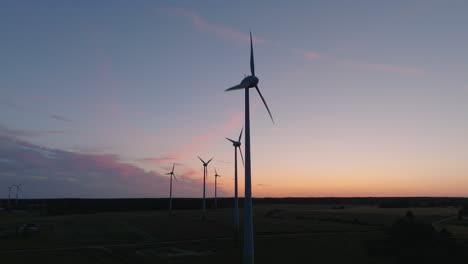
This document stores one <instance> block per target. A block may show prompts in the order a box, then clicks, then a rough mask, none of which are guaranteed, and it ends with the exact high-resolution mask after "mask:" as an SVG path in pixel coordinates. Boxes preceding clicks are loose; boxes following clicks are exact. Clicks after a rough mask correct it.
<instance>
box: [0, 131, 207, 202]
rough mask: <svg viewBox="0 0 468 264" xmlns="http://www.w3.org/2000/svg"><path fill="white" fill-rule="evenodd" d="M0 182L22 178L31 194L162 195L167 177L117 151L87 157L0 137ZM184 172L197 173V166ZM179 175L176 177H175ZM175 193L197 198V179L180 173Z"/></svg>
mask: <svg viewBox="0 0 468 264" xmlns="http://www.w3.org/2000/svg"><path fill="white" fill-rule="evenodd" d="M0 157H2V158H3V159H4V160H8V165H5V166H3V167H2V170H3V171H2V172H3V173H4V175H9V176H8V177H0V185H2V186H6V185H8V184H9V185H11V184H12V183H14V182H24V183H25V185H27V186H29V189H28V195H29V197H49V198H50V197H52V198H55V197H166V195H167V191H168V189H167V187H168V183H169V182H168V177H167V176H165V175H161V174H159V173H157V172H154V171H146V170H143V169H141V168H139V167H137V166H134V165H132V164H129V163H125V162H123V161H121V160H120V157H119V156H118V155H112V154H106V155H90V154H80V153H76V152H71V151H64V150H59V149H52V148H46V147H41V146H38V145H34V144H31V143H28V142H25V141H23V140H19V139H16V138H12V137H6V136H2V135H0ZM187 173H189V174H193V175H195V173H196V171H195V170H188V171H187ZM177 176H179V175H177ZM180 178H181V179H179V182H178V183H177V187H176V192H177V194H178V196H185V197H198V196H199V194H200V184H199V180H191V179H190V178H186V177H185V175H183V174H180Z"/></svg>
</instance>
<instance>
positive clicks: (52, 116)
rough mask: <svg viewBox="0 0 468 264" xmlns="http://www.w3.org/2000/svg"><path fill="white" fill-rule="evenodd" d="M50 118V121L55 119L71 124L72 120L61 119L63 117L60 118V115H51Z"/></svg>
mask: <svg viewBox="0 0 468 264" xmlns="http://www.w3.org/2000/svg"><path fill="white" fill-rule="evenodd" d="M50 117H51V118H52V119H56V120H59V121H63V122H73V120H71V119H69V118H66V117H63V116H60V115H51V116H50Z"/></svg>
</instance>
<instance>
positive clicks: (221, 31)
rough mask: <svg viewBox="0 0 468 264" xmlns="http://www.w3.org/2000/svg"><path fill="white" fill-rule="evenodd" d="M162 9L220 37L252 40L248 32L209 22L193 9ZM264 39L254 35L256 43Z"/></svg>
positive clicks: (243, 40)
mask: <svg viewBox="0 0 468 264" xmlns="http://www.w3.org/2000/svg"><path fill="white" fill-rule="evenodd" d="M161 10H162V11H164V12H166V13H167V14H170V15H174V16H180V17H185V18H189V19H190V21H191V23H192V25H193V26H195V27H196V28H197V29H198V30H200V31H203V32H208V33H212V34H214V35H216V36H217V37H219V38H223V39H229V40H235V41H239V42H244V43H249V42H250V37H249V34H248V33H244V32H241V31H237V30H234V29H232V28H229V27H226V26H223V25H218V24H212V23H209V22H208V21H206V20H205V19H204V18H203V17H201V16H200V15H198V14H197V13H196V12H195V11H193V10H189V9H185V8H177V7H166V8H161ZM264 41H265V40H264V39H262V38H259V37H255V36H254V37H253V42H254V43H262V42H264Z"/></svg>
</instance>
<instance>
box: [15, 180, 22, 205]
mask: <svg viewBox="0 0 468 264" xmlns="http://www.w3.org/2000/svg"><path fill="white" fill-rule="evenodd" d="M21 185H23V184H22V183H20V184H16V185H15V184H14V185H13V186H15V187H16V207H18V193H19V191H20V187H21Z"/></svg>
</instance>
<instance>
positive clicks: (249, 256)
mask: <svg viewBox="0 0 468 264" xmlns="http://www.w3.org/2000/svg"><path fill="white" fill-rule="evenodd" d="M250 72H251V73H252V75H250V76H247V77H245V78H244V79H243V80H242V81H241V83H240V84H238V85H236V86H233V87H231V88H229V89H226V91H232V90H239V89H245V199H244V263H246V264H253V263H254V237H253V219H252V179H251V178H252V177H251V166H250V165H251V161H250V105H249V89H250V88H254V87H255V89H256V90H257V92H258V95H260V98H261V99H262V101H263V104H264V105H265V107H266V109H267V111H268V114H269V115H270V118H271V121H272V122H273V123H275V122H274V120H273V116H272V115H271V112H270V109H269V108H268V105H267V103H266V101H265V98H263V95H262V93H261V92H260V89H259V88H258V81H259V80H258V78H257V77H256V76H255V63H254V53H253V44H252V32H250Z"/></svg>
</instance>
